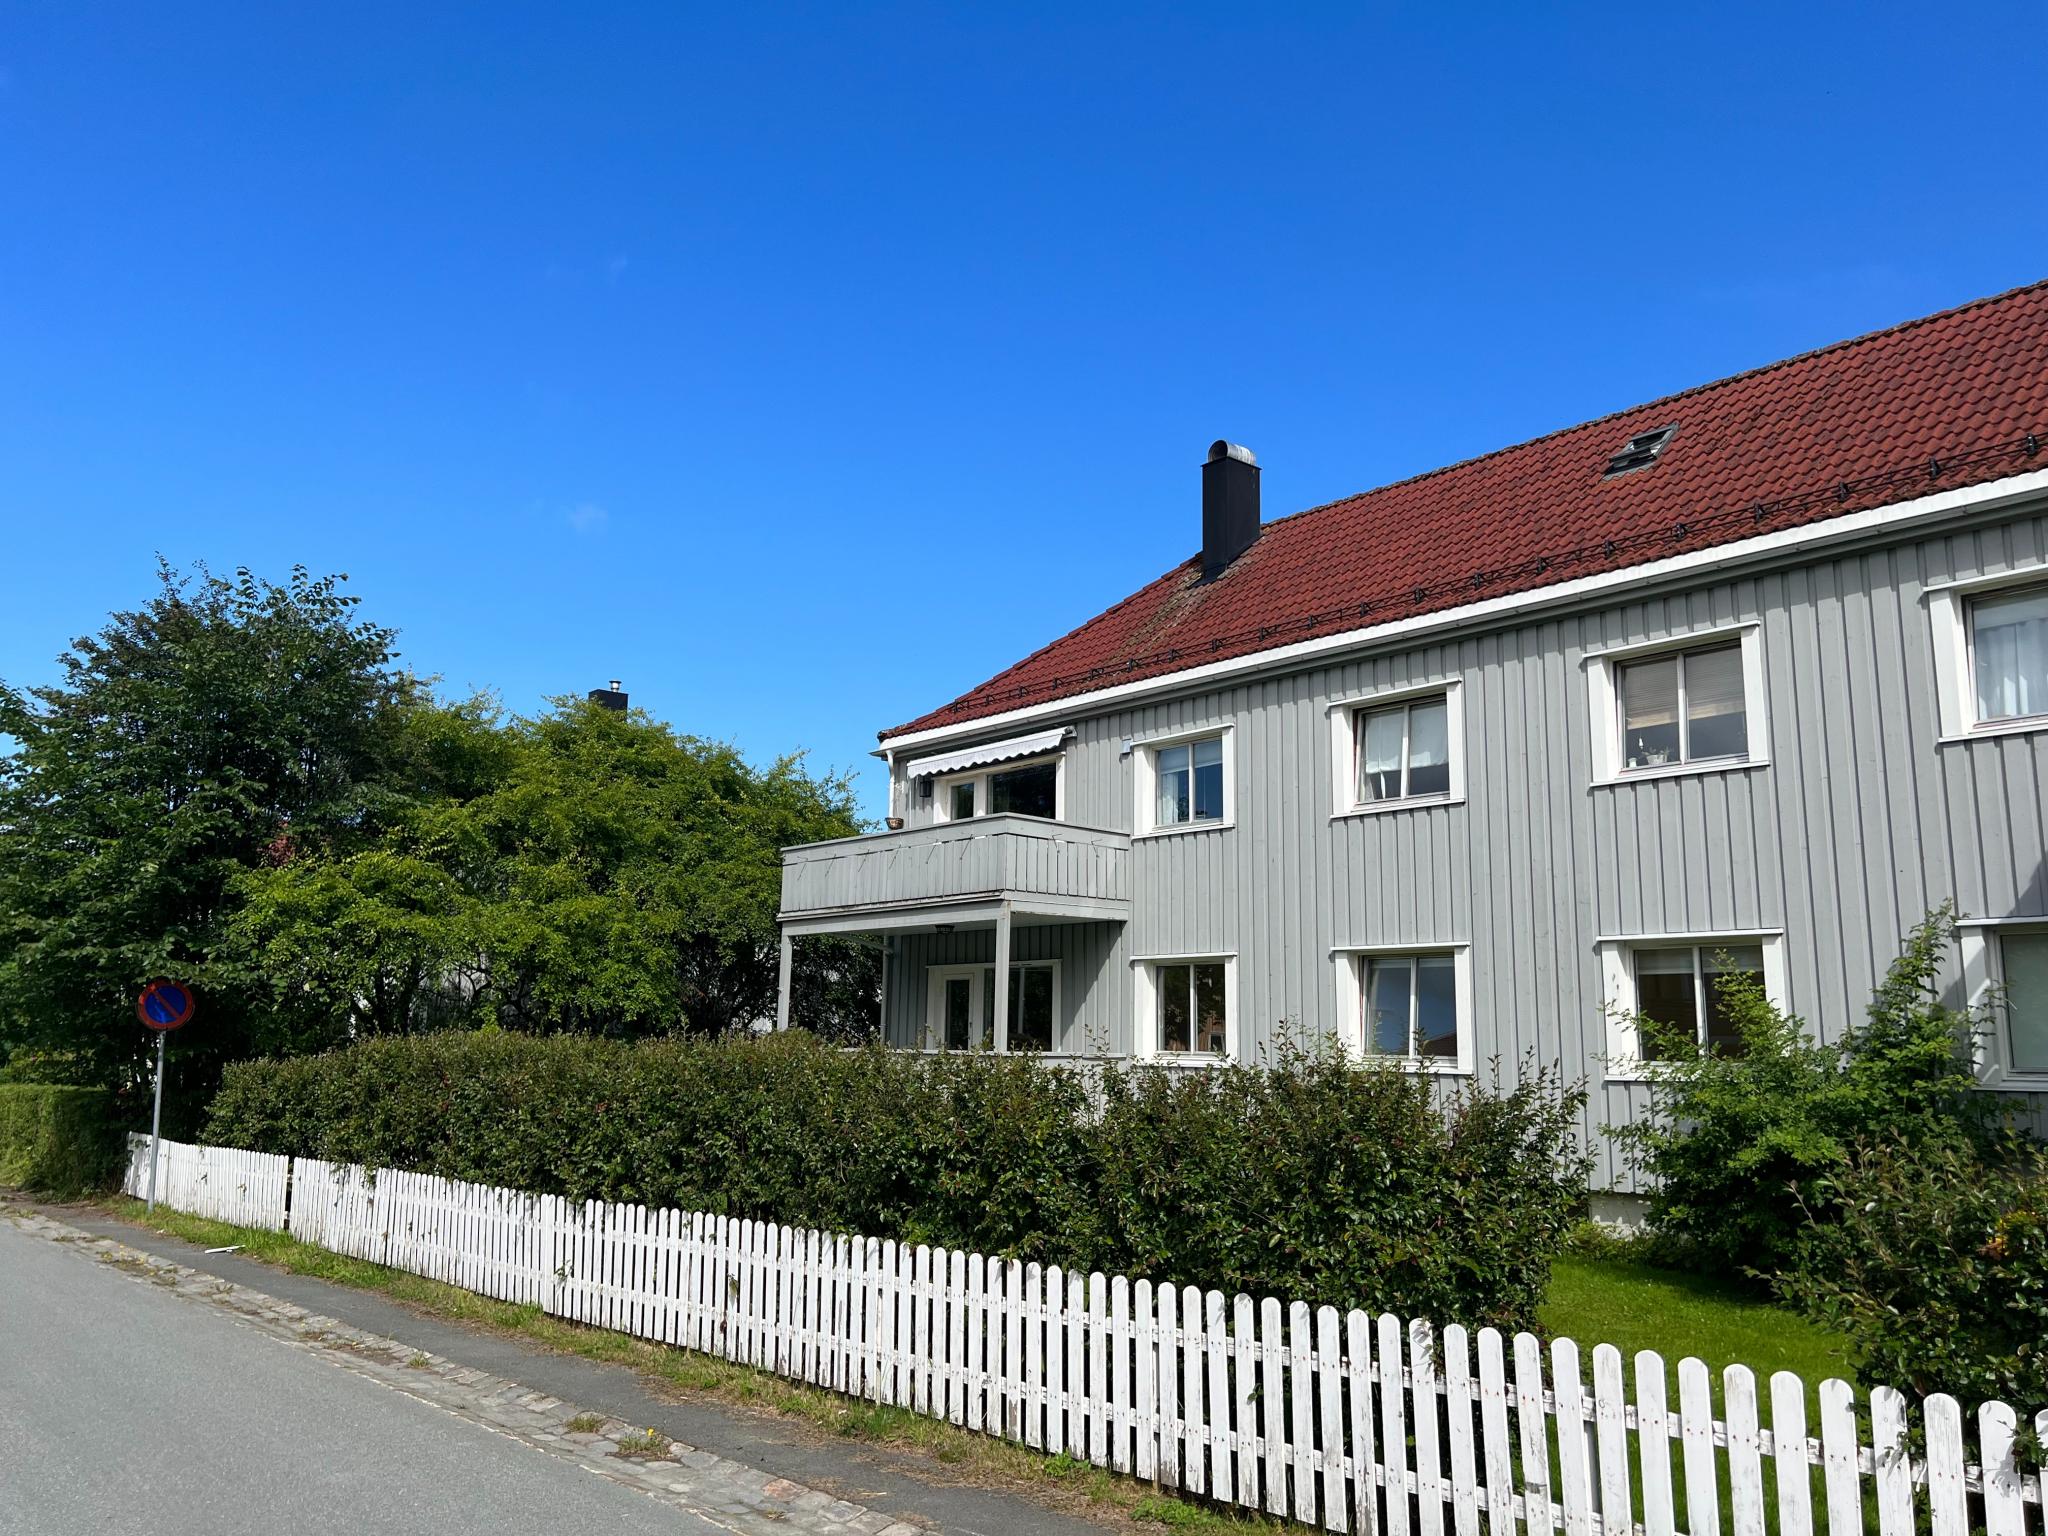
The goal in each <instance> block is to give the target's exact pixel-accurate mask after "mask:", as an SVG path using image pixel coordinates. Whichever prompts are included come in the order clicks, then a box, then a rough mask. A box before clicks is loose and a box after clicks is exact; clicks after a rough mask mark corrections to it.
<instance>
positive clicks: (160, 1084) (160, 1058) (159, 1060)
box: [149, 1029, 170, 1211]
mask: <svg viewBox="0 0 2048 1536" xmlns="http://www.w3.org/2000/svg"><path fill="white" fill-rule="evenodd" d="M169 1038H170V1031H169V1030H167V1029H165V1030H158V1031H157V1036H156V1112H155V1113H154V1114H152V1115H151V1116H150V1117H149V1209H150V1210H151V1211H154V1210H155V1209H156V1156H157V1148H158V1147H160V1146H162V1145H163V1129H164V1042H165V1041H166V1040H168V1039H169Z"/></svg>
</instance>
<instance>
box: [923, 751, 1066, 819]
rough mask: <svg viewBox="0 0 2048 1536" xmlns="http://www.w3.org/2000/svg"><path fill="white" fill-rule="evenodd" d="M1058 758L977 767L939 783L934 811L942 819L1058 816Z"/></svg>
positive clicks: (1059, 786)
mask: <svg viewBox="0 0 2048 1536" xmlns="http://www.w3.org/2000/svg"><path fill="white" fill-rule="evenodd" d="M1061 764H1062V760H1061V759H1060V758H1057V757H1050V758H1042V759H1040V760H1039V761H1037V762H1030V763H1018V764H1016V765H1014V766H1011V765H1005V766H1003V767H1000V768H986V769H980V770H977V771H976V772H973V773H964V774H961V775H959V776H957V777H955V778H950V779H945V780H942V781H941V782H940V784H939V804H938V814H939V816H940V817H941V819H943V820H946V821H971V820H972V819H973V818H974V817H976V816H1003V815H1011V816H1042V817H1044V818H1045V819H1046V820H1048V821H1056V820H1058V819H1059V815H1060V810H1061V805H1062V801H1063V800H1064V798H1065V797H1064V793H1063V788H1062V785H1061V776H1062V766H1061Z"/></svg>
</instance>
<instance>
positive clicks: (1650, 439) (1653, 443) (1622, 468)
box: [1600, 422, 1678, 480]
mask: <svg viewBox="0 0 2048 1536" xmlns="http://www.w3.org/2000/svg"><path fill="white" fill-rule="evenodd" d="M1677 431H1678V425H1677V423H1675V422H1674V423H1673V424H1672V425H1670V426H1668V427H1659V428H1657V430H1656V431H1654V432H1639V433H1637V434H1636V435H1635V436H1634V437H1632V438H1630V439H1629V440H1628V442H1627V443H1625V444H1624V445H1623V446H1622V449H1621V451H1620V452H1619V453H1617V454H1615V455H1614V456H1613V457H1612V458H1610V459H1608V461H1607V473H1606V474H1604V475H1602V476H1601V477H1600V478H1601V479H1603V480H1612V479H1613V478H1614V477H1615V476H1616V475H1625V474H1627V473H1628V472H1629V471H1630V470H1632V469H1648V468H1649V467H1650V466H1651V465H1652V464H1654V463H1656V462H1657V457H1658V455H1660V454H1661V453H1663V451H1664V448H1665V445H1666V444H1667V443H1669V442H1670V441H1671V438H1672V435H1673V434H1674V433H1676V432H1677Z"/></svg>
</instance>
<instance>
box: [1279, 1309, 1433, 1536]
mask: <svg viewBox="0 0 2048 1536" xmlns="http://www.w3.org/2000/svg"><path fill="white" fill-rule="evenodd" d="M1337 1329H1338V1322H1337V1309H1336V1308H1335V1307H1318V1308H1316V1402H1317V1404H1318V1406H1320V1408H1321V1409H1322V1424H1321V1430H1322V1433H1321V1434H1320V1435H1319V1436H1318V1437H1317V1445H1318V1449H1319V1450H1320V1451H1321V1453H1322V1454H1321V1461H1322V1497H1323V1524H1324V1526H1325V1527H1327V1528H1328V1529H1330V1530H1333V1531H1341V1530H1345V1529H1347V1528H1348V1527H1349V1525H1350V1501H1349V1500H1348V1499H1347V1498H1346V1497H1345V1496H1344V1355H1343V1347H1342V1346H1341V1345H1340V1344H1339V1343H1338V1336H1337ZM1460 1536H1469V1533H1463V1532H1461V1533H1460Z"/></svg>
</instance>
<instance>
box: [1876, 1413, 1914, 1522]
mask: <svg viewBox="0 0 2048 1536" xmlns="http://www.w3.org/2000/svg"><path fill="white" fill-rule="evenodd" d="M1870 1441H1871V1446H1870V1449H1871V1455H1872V1457H1873V1459H1874V1460H1875V1462H1876V1464H1877V1473H1876V1482H1877V1528H1878V1530H1879V1531H1881V1532H1882V1533H1883V1536H1912V1531H1913V1464H1912V1460H1911V1458H1910V1457H1909V1455H1908V1454H1907V1450H1906V1399H1905V1398H1904V1396H1902V1395H1901V1394H1900V1393H1899V1392H1898V1391H1897V1389H1895V1388H1892V1387H1874V1388H1872V1389H1871V1393H1870Z"/></svg>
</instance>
